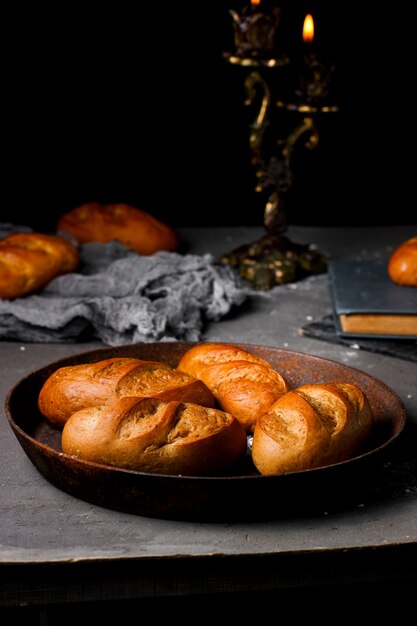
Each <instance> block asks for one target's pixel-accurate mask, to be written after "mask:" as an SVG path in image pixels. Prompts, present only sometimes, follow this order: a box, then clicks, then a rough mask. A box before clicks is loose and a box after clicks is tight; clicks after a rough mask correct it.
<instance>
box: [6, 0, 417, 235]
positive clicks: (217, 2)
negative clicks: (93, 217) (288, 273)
mask: <svg viewBox="0 0 417 626" xmlns="http://www.w3.org/2000/svg"><path fill="white" fill-rule="evenodd" d="M242 4H244V3H242V2H236V1H232V0H230V1H227V0H212V1H211V2H187V1H185V0H184V1H183V2H182V3H179V2H178V3H177V2H169V3H163V2H156V1H153V2H151V1H150V2H149V3H145V2H140V3H136V4H135V5H134V6H131V5H130V3H121V2H119V3H117V4H116V3H112V2H111V3H109V4H107V5H105V6H104V5H103V6H100V8H97V9H96V11H93V10H92V9H91V8H90V9H89V10H88V12H87V11H86V10H85V6H82V7H77V6H76V5H74V4H71V5H66V6H65V7H62V6H61V5H60V6H59V7H57V8H51V7H49V8H48V9H46V8H44V7H39V6H36V8H32V9H28V8H27V7H25V9H23V8H19V9H14V12H15V14H11V15H10V17H9V20H8V22H7V24H6V23H5V24H6V25H5V26H4V29H5V35H6V36H7V38H8V45H7V47H6V54H5V59H4V62H3V67H4V73H3V103H4V104H5V109H4V110H3V115H2V120H3V137H4V142H3V150H2V151H3V163H4V165H3V176H2V179H3V183H2V192H3V193H2V205H1V212H0V221H3V222H7V221H11V222H13V223H26V224H29V225H31V226H32V227H34V228H39V229H43V230H54V225H55V223H56V219H57V217H58V216H59V215H60V214H62V213H63V212H65V211H67V210H69V209H71V208H73V207H75V206H78V205H79V204H82V203H84V202H88V201H91V200H96V201H101V202H128V203H130V204H133V205H135V206H138V207H140V208H143V209H145V210H148V211H150V212H152V213H153V214H154V215H156V216H157V217H159V218H161V219H163V220H165V221H167V222H168V223H170V224H171V225H173V226H184V225H188V226H200V225H235V224H242V225H261V224H262V222H263V215H262V209H261V207H260V205H259V202H257V200H256V198H255V194H254V192H253V171H252V169H251V167H250V165H249V159H250V154H249V148H248V141H247V140H248V124H249V123H250V122H251V121H252V115H251V110H250V108H248V107H245V106H244V104H243V100H244V90H243V80H244V76H245V74H244V72H245V70H242V68H238V67H235V66H232V65H230V64H228V63H226V62H225V61H224V59H223V56H222V54H223V52H224V51H227V50H230V49H232V48H233V42H232V21H231V17H230V15H229V13H228V10H229V9H230V8H236V9H239V7H241V6H242ZM276 4H278V3H277V2H268V1H267V0H264V3H263V4H262V5H261V6H263V7H264V8H265V11H266V10H267V8H268V6H271V5H272V6H274V5H276ZM409 4H410V3H406V2H405V1H402V0H400V1H399V2H396V3H393V4H392V5H390V8H389V9H386V8H385V7H384V6H382V5H381V3H377V2H367V3H364V2H355V1H352V2H349V3H341V2H334V1H331V2H320V1H317V2H304V1H299V2H295V1H294V0H293V1H292V2H291V1H285V0H283V1H282V2H280V3H279V5H280V6H281V9H282V10H281V23H280V26H279V30H278V35H279V43H280V45H282V47H283V48H285V49H286V50H287V51H288V52H289V53H290V54H291V58H295V57H296V56H297V54H299V53H300V49H301V47H302V42H301V39H302V36H301V32H302V23H303V19H304V16H305V13H306V12H307V11H311V12H312V13H313V16H314V19H315V25H316V43H317V45H319V47H320V49H321V51H322V53H323V54H324V55H325V56H326V58H331V59H333V60H334V62H335V68H336V71H335V83H334V85H335V88H337V98H338V101H339V104H340V111H339V112H338V113H336V114H334V115H327V116H322V118H321V119H318V120H317V125H318V127H319V130H320V144H319V146H318V147H317V148H316V149H315V150H312V151H307V150H306V149H304V148H302V147H300V148H299V149H298V152H297V158H296V159H295V164H294V168H295V172H294V173H295V183H294V189H293V193H292V198H291V202H290V204H289V207H288V215H287V218H288V221H289V223H291V224H304V225H322V226H332V225H340V224H342V225H366V226H373V225H389V224H410V223H414V224H415V223H416V222H417V220H416V215H417V210H416V203H415V197H414V196H415V173H414V169H415V157H414V150H415V140H416V133H415V119H414V118H415V110H414V109H415V106H414V102H415V96H414V95H413V93H414V87H415V81H416V71H415V60H416V58H415V57H416V55H415V40H416V35H414V33H413V19H412V16H411V14H410V9H409V8H408V5H409ZM365 5H366V6H365ZM277 71H278V72H279V70H277ZM270 76H271V80H272V83H273V86H274V89H277V90H278V94H279V89H280V82H279V80H280V78H279V75H278V74H277V75H274V70H272V73H271V75H270ZM272 76H274V78H272ZM275 81H276V82H275ZM292 115H293V116H295V117H293V118H292V119H290V120H288V118H286V121H285V123H286V124H289V125H290V126H291V125H293V126H294V125H295V124H296V116H297V114H296V113H294V114H292ZM297 121H299V120H298V118H297Z"/></svg>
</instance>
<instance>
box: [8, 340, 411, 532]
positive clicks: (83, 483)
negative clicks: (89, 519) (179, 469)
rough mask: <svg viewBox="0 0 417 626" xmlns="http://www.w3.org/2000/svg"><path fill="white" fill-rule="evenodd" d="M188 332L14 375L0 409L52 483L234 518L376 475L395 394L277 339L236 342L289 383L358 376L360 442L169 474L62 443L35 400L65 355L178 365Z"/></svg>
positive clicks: (393, 434)
mask: <svg viewBox="0 0 417 626" xmlns="http://www.w3.org/2000/svg"><path fill="white" fill-rule="evenodd" d="M193 345H195V344H194V343H192V342H161V343H142V344H135V345H129V346H122V347H117V348H103V349H99V350H94V351H89V352H84V353H80V354H78V355H76V356H72V357H69V358H66V359H62V360H60V361H55V362H54V363H51V364H49V365H47V366H46V367H43V368H42V369H38V370H36V371H34V372H32V373H31V374H29V375H28V376H26V377H25V378H23V379H21V380H20V381H19V382H17V384H16V385H15V386H14V387H13V388H12V389H11V390H10V391H9V393H8V394H7V398H6V404H5V408H6V415H7V418H8V420H9V423H10V426H11V428H12V429H13V431H14V433H15V435H16V437H17V439H18V441H19V442H20V444H21V446H22V448H23V450H24V451H25V453H26V454H27V456H28V457H29V459H30V460H31V461H32V463H33V464H34V465H35V467H36V468H37V469H38V470H39V472H41V473H42V474H43V476H44V477H45V478H46V479H47V480H48V481H49V482H51V483H52V484H53V485H55V486H56V487H58V488H59V489H62V490H63V491H65V492H67V493H70V494H72V495H73V496H75V497H77V498H80V499H82V500H86V501H88V502H92V503H94V504H97V505H99V506H103V507H106V508H109V509H113V510H117V511H123V512H128V513H132V514H136V515H144V516H149V517H158V518H165V519H177V520H193V521H213V522H214V521H227V520H230V521H234V520H235V521H240V520H242V521H243V520H260V519H265V518H271V517H277V516H286V515H292V514H294V513H295V512H297V513H300V512H303V513H305V512H311V511H313V510H315V509H317V508H320V509H322V508H323V507H328V506H331V505H336V504H338V505H340V504H348V503H349V500H350V498H352V497H357V496H358V490H360V488H363V487H364V485H366V484H368V483H369V482H370V481H372V480H373V470H374V469H375V467H376V466H377V465H378V466H380V464H381V462H383V461H385V460H386V454H387V451H388V450H390V449H391V444H392V443H393V442H394V441H395V440H396V439H397V438H398V436H399V435H400V433H401V432H402V431H403V430H404V427H405V422H406V416H405V410H404V406H403V404H402V402H401V400H400V398H399V397H398V395H397V394H396V393H395V392H394V391H393V390H392V389H390V388H389V387H388V386H387V385H386V384H385V383H383V382H382V381H380V380H378V379H376V378H374V377H372V376H370V375H369V374H366V373H365V372H362V371H360V370H357V369H354V368H351V367H348V366H346V365H342V364H340V363H337V362H335V361H330V360H327V359H322V358H319V357H316V356H312V355H309V354H303V353H299V352H293V351H290V350H285V349H281V348H274V347H269V346H261V345H254V344H234V345H238V346H239V347H241V348H243V349H244V350H247V351H249V352H253V353H254V354H257V355H258V356H260V357H262V358H264V359H266V360H267V361H269V362H270V363H271V365H272V366H273V367H275V368H276V369H277V370H279V371H280V372H281V373H282V374H283V375H284V376H285V377H286V379H287V380H288V382H289V384H290V385H291V386H292V387H293V388H294V387H297V386H298V385H302V384H304V383H322V382H330V381H332V380H343V381H350V382H353V383H356V384H357V385H359V386H360V387H361V388H362V390H363V391H364V392H365V393H366V394H367V396H368V398H369V401H370V403H371V406H372V409H373V412H374V416H375V426H374V429H373V432H372V435H371V437H370V439H369V441H368V443H367V446H366V448H365V449H364V450H363V451H361V453H360V454H359V455H357V456H355V457H354V458H351V459H349V460H347V461H344V462H343V463H337V464H334V465H329V466H326V467H320V468H317V469H313V470H307V471H302V472H293V473H289V474H284V475H280V476H261V475H259V474H258V473H257V471H256V469H255V468H254V466H253V465H252V463H251V460H250V454H249V455H248V457H247V458H246V459H245V460H244V461H242V463H241V464H240V465H239V466H236V467H235V468H234V469H233V470H232V471H231V472H230V473H229V474H228V475H220V476H191V477H185V476H173V475H162V474H151V473H144V472H135V471H130V470H123V469H119V468H115V467H110V466H105V465H99V464H96V463H91V462H86V461H81V460H78V459H76V458H74V457H71V456H69V455H66V454H64V453H63V452H62V451H61V433H60V432H59V431H56V430H54V429H53V428H51V427H50V426H49V425H48V424H47V423H46V422H45V420H44V419H43V417H42V415H41V414H40V413H39V411H38V409H37V398H38V394H39V391H40V389H41V386H42V385H43V383H44V381H45V380H46V379H47V377H48V376H49V375H50V374H51V373H52V372H53V371H54V370H56V369H57V368H59V367H63V366H65V365H73V364H78V363H86V362H94V361H99V360H101V359H107V358H111V357H117V356H128V357H136V358H140V359H149V360H154V361H163V362H166V363H169V364H170V365H172V366H176V364H177V363H178V361H179V359H180V357H181V356H182V355H183V354H184V352H186V350H188V349H189V348H190V347H191V346H193Z"/></svg>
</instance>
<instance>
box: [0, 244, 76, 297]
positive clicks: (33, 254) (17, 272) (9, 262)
mask: <svg viewBox="0 0 417 626" xmlns="http://www.w3.org/2000/svg"><path fill="white" fill-rule="evenodd" d="M79 262H80V259H79V254H78V250H77V248H76V247H75V246H74V245H73V244H72V243H70V242H69V241H67V240H66V239H64V237H60V236H59V235H44V234H42V233H13V234H11V235H7V236H6V237H4V238H3V239H0V298H4V299H7V300H14V299H15V298H19V297H21V296H25V295H27V294H29V293H32V292H35V291H38V290H40V289H41V288H42V287H45V286H46V285H47V284H48V283H49V282H50V281H51V280H52V279H53V278H56V277H57V276H60V275H61V274H66V273H68V272H73V271H75V270H76V269H77V267H78V265H79Z"/></svg>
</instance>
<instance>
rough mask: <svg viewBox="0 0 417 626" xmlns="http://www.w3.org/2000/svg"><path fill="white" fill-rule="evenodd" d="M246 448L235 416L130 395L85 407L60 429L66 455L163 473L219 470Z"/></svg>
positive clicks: (244, 435) (234, 460) (184, 404)
mask: <svg viewBox="0 0 417 626" xmlns="http://www.w3.org/2000/svg"><path fill="white" fill-rule="evenodd" d="M246 449H247V439H246V433H245V431H244V429H243V427H242V426H241V424H240V423H239V422H238V421H237V420H236V419H235V418H234V417H233V416H231V415H229V414H227V413H225V412H223V411H220V410H218V409H213V408H207V407H203V406H200V405H196V404H193V403H189V402H178V401H169V402H165V401H163V400H160V399H157V398H142V399H138V398H132V397H126V398H121V399H120V400H117V401H116V402H115V403H114V404H112V405H106V406H95V407H89V408H85V409H82V410H80V411H77V412H76V413H74V414H73V415H72V416H71V417H70V418H69V419H68V421H67V422H66V424H65V426H64V429H63V432H62V450H63V452H64V453H66V454H70V455H72V456H75V457H77V458H79V459H82V460H86V461H93V462H95V463H101V464H105V465H112V466H116V467H120V468H124V469H129V470H135V471H142V472H152V473H160V474H177V475H205V474H215V473H216V472H218V471H220V470H224V469H226V468H228V467H230V466H231V465H233V464H234V463H236V462H237V461H238V460H239V459H240V458H241V457H242V456H243V455H244V454H245V452H246Z"/></svg>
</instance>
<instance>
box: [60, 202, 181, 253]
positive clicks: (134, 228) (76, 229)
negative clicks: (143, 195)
mask: <svg viewBox="0 0 417 626" xmlns="http://www.w3.org/2000/svg"><path fill="white" fill-rule="evenodd" d="M57 231H65V232H67V233H70V234H71V235H72V236H73V237H75V239H76V240H77V241H78V242H79V243H88V242H90V241H98V242H101V243H106V242H108V241H112V240H117V241H120V242H121V243H123V244H124V245H125V246H127V247H128V248H132V250H135V251H136V252H138V253H139V254H143V255H150V254H153V253H154V252H158V251H159V250H166V251H168V252H172V251H174V250H176V249H177V248H178V243H179V241H178V235H177V233H176V232H175V231H174V229H173V228H171V227H170V226H168V225H167V224H164V223H163V222H161V221H160V220H158V219H156V218H155V217H153V216H152V215H151V214H150V213H147V212H146V211H141V210H140V209H137V208H136V207H132V206H130V205H128V204H100V203H99V202H90V203H86V204H83V205H81V206H79V207H77V208H75V209H72V210H71V211H69V212H68V213H65V214H64V215H62V216H61V218H60V219H59V220H58V223H57Z"/></svg>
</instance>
